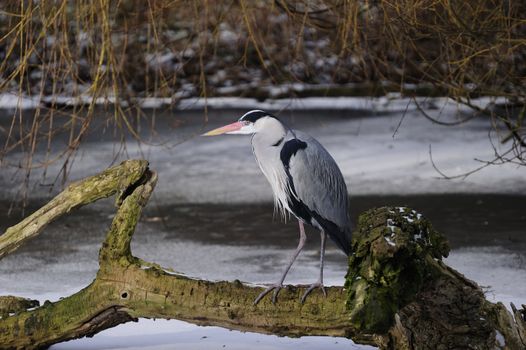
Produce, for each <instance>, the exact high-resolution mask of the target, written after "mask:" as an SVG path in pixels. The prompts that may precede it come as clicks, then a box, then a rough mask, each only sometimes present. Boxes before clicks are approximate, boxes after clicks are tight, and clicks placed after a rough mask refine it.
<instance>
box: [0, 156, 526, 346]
mask: <svg viewBox="0 0 526 350" xmlns="http://www.w3.org/2000/svg"><path fill="white" fill-rule="evenodd" d="M156 181H157V177H156V174H155V173H154V172H152V171H150V170H149V169H148V167H147V162H145V161H129V162H124V163H122V164H121V165H119V166H117V167H113V168H110V169H108V170H107V171H105V172H104V173H102V174H101V175H98V176H95V177H91V178H88V179H86V180H84V181H80V182H77V183H76V184H74V185H72V186H70V187H68V189H67V190H65V191H64V192H63V193H62V194H60V195H59V196H58V197H56V198H55V199H54V200H52V201H51V202H50V203H49V204H47V205H46V206H45V207H44V208H47V209H46V210H43V209H44V208H42V209H40V210H39V211H37V212H36V213H35V214H33V215H31V216H30V217H29V218H27V219H26V220H24V221H23V222H22V223H20V224H18V225H16V226H14V227H13V228H10V229H9V230H8V232H7V233H9V235H8V236H6V234H4V235H3V236H0V242H1V243H2V244H1V245H0V254H3V255H5V254H7V253H8V252H10V251H12V250H13V249H16V247H17V246H19V245H20V244H21V243H22V242H23V241H24V240H25V239H27V238H29V237H32V236H34V235H36V234H38V233H39V232H40V231H41V230H42V229H43V227H45V226H46V225H47V223H49V222H50V221H52V220H54V219H56V218H57V217H58V216H60V215H62V214H64V213H66V212H68V211H69V210H71V209H72V208H75V207H78V206H80V205H83V204H86V203H89V202H91V201H93V200H96V199H98V198H103V197H107V196H109V195H111V194H115V193H119V195H118V200H117V206H118V210H117V214H116V215H115V217H114V219H113V222H112V224H111V227H110V229H109V232H108V234H107V237H106V239H105V241H104V242H103V244H102V247H101V249H100V252H99V265H100V268H99V271H98V273H97V276H96V278H95V280H94V281H93V282H92V283H91V284H90V285H89V286H87V287H86V288H84V289H82V290H81V291H79V292H78V293H76V294H74V295H71V296H69V297H66V298H64V299H61V300H60V301H57V302H54V303H51V302H46V303H44V305H42V306H40V307H36V308H35V309H34V310H30V311H25V309H26V308H28V307H32V306H33V307H34V306H36V305H33V304H24V302H27V301H23V300H19V301H16V302H15V304H17V303H18V302H20V303H18V304H17V305H18V306H17V307H16V308H11V309H9V308H4V309H2V300H4V301H6V305H7V304H8V303H7V301H8V298H6V297H4V298H3V299H2V298H0V315H1V319H0V348H4V349H34V348H42V347H46V346H49V345H52V344H55V343H58V342H62V341H66V340H70V339H75V338H80V337H84V336H93V335H95V334H96V333H98V332H100V331H101V330H104V329H107V328H111V327H114V326H116V325H118V324H121V323H124V322H129V321H135V320H137V318H138V317H146V318H166V319H171V318H175V319H180V320H184V321H188V322H191V323H195V324H199V325H215V326H221V327H227V328H229V329H238V330H243V331H252V332H261V333H272V334H278V335H284V336H303V335H326V336H344V337H348V338H352V339H353V340H354V341H355V342H359V343H366V344H373V345H377V346H379V347H380V348H383V349H427V348H429V349H440V348H443V349H448V348H453V347H457V346H459V347H463V348H468V349H469V348H473V349H475V348H477V349H494V348H506V349H523V348H524V347H525V343H524V339H525V337H524V335H525V334H526V332H525V329H526V322H525V321H524V315H525V311H524V309H523V310H516V309H515V311H514V313H513V315H512V313H510V312H508V311H507V310H506V309H505V308H504V306H503V305H502V304H500V303H498V304H492V303H489V302H488V301H486V300H485V299H484V295H483V293H482V291H481V290H480V288H479V287H478V286H477V285H476V284H475V283H474V282H471V281H469V280H467V279H466V278H464V276H462V275H461V274H460V273H458V272H456V271H454V270H452V269H451V268H449V267H447V266H446V265H445V264H443V263H442V261H441V258H442V256H446V255H447V253H448V250H449V249H448V246H447V242H446V240H445V239H444V238H443V236H441V235H440V234H438V233H437V232H436V231H434V230H433V229H432V227H431V225H430V224H429V222H427V221H426V220H425V219H424V218H422V217H421V216H419V215H417V213H416V212H413V211H411V210H410V209H407V208H403V209H400V208H380V209H375V210H371V211H368V212H366V213H364V214H362V215H361V217H360V222H359V225H358V229H357V231H356V232H355V237H354V239H353V251H354V254H353V255H352V256H351V258H350V260H349V272H348V274H347V277H346V287H345V288H341V287H330V288H327V297H326V298H325V297H323V295H322V294H321V293H312V294H311V295H310V296H309V298H307V300H306V302H305V304H301V303H300V302H299V300H300V297H301V295H302V294H303V292H304V291H305V288H306V287H305V286H288V287H287V288H285V289H284V290H283V291H282V292H281V293H280V298H279V300H278V303H277V304H276V305H274V304H272V303H271V302H270V300H268V299H263V300H262V301H261V302H260V303H259V304H258V305H253V300H254V299H255V298H256V296H257V295H258V294H259V293H260V292H261V291H262V288H261V287H257V286H253V285H247V284H243V283H241V282H239V281H233V282H225V281H220V282H210V281H203V280H198V279H192V278H188V277H186V276H184V275H182V274H176V273H173V272H170V271H168V270H166V269H163V268H161V267H160V266H158V265H156V264H151V263H148V262H145V261H143V260H141V259H139V258H136V257H134V256H133V255H132V253H131V251H130V242H131V239H132V236H133V233H134V230H135V226H136V224H137V221H138V219H139V217H140V215H141V211H142V208H143V207H144V205H146V203H147V202H148V199H149V197H150V195H151V193H152V191H153V189H154V187H155V183H156ZM57 198H60V199H61V200H60V201H58V200H57ZM51 212H53V213H51ZM413 216H414V217H413ZM408 218H409V220H408ZM33 225H34V226H36V227H37V228H34V227H33ZM1 256H2V255H0V257H1ZM10 298H12V297H10ZM10 300H13V299H10ZM2 310H9V311H7V312H6V311H4V312H3V313H2ZM12 313H15V314H12ZM499 335H501V337H499ZM500 340H503V341H504V342H505V345H502V344H501V343H500V342H499V341H500Z"/></svg>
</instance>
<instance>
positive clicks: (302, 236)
mask: <svg viewBox="0 0 526 350" xmlns="http://www.w3.org/2000/svg"><path fill="white" fill-rule="evenodd" d="M298 223H299V226H300V240H299V242H298V247H297V248H296V250H295V251H294V254H292V257H291V258H290V261H289V264H288V265H287V268H286V269H285V271H284V272H283V275H282V276H281V278H280V280H279V282H277V283H275V284H273V285H271V286H269V287H268V288H267V289H265V290H264V291H263V292H261V293H260V294H259V295H258V297H257V298H256V300H254V305H255V304H257V303H259V301H260V300H261V299H263V297H264V296H265V295H267V294H268V293H269V292H271V291H272V290H273V291H274V294H273V295H272V303H274V304H275V303H276V299H277V297H278V293H279V290H280V289H281V288H282V287H283V281H285V276H287V273H289V270H290V268H291V266H292V264H293V263H294V261H295V260H296V258H297V257H298V255H299V254H300V252H301V250H302V249H303V246H304V245H305V241H306V240H307V235H306V234H305V228H304V227H303V222H302V221H301V220H298Z"/></svg>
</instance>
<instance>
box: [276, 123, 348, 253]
mask: <svg viewBox="0 0 526 350" xmlns="http://www.w3.org/2000/svg"><path fill="white" fill-rule="evenodd" d="M295 134H296V135H295V136H296V137H295V138H294V139H290V140H288V141H286V142H285V144H284V145H283V148H282V151H281V161H282V162H283V165H284V166H285V169H286V171H287V175H288V177H289V179H288V181H289V185H290V188H291V190H292V192H293V193H292V195H295V196H296V199H297V200H298V201H299V202H300V206H301V204H303V205H305V206H306V208H305V209H306V210H309V211H310V214H311V215H312V216H313V217H314V218H315V219H316V220H317V221H318V223H319V224H321V225H322V226H331V224H333V225H336V226H337V228H338V229H339V231H341V234H342V235H348V234H349V233H350V228H349V226H350V224H349V216H348V202H347V186H346V185H345V181H344V179H343V176H342V173H341V171H340V169H339V168H338V166H337V165H336V162H335V161H334V159H333V158H332V157H331V155H330V154H329V153H328V152H327V150H325V148H324V147H323V146H322V145H321V144H320V143H319V142H318V141H316V140H315V139H314V138H312V137H311V136H309V135H307V134H304V133H301V132H299V131H298V132H296V133H295ZM300 209H301V208H300ZM320 221H324V222H325V224H324V223H322V222H320ZM323 228H324V229H325V230H326V231H335V230H336V229H335V228H332V229H331V228H330V227H323ZM347 231H349V232H347ZM327 233H328V234H329V236H334V235H337V234H339V233H337V232H333V235H331V232H327ZM331 238H333V240H334V239H335V237H331ZM336 238H337V237H336ZM341 238H342V239H345V241H346V242H342V243H345V244H347V243H348V242H347V240H348V238H350V237H341ZM338 245H340V244H338ZM347 249H348V248H347Z"/></svg>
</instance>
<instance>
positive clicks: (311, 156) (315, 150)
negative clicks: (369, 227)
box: [203, 110, 351, 304]
mask: <svg viewBox="0 0 526 350" xmlns="http://www.w3.org/2000/svg"><path fill="white" fill-rule="evenodd" d="M220 134H252V135H253V136H252V151H253V153H254V156H255V158H256V161H257V163H258V165H259V167H260V169H261V171H262V172H263V174H264V175H265V177H266V178H267V180H268V182H269V183H270V186H271V187H272V192H273V194H274V205H275V208H276V209H277V211H278V212H279V213H280V214H282V215H283V216H286V215H287V213H290V214H292V215H293V216H295V217H296V218H297V219H298V223H299V231H300V238H299V243H298V246H297V248H296V250H295V251H294V254H293V255H292V257H291V258H290V261H289V263H288V265H287V267H286V269H285V271H284V272H283V274H282V276H281V278H280V279H279V281H278V282H277V283H274V284H272V285H270V286H269V287H268V288H267V289H265V290H264V291H263V292H262V293H261V294H259V296H258V297H257V298H256V300H255V301H254V303H255V304H257V303H258V302H259V301H260V300H261V299H262V298H263V297H264V296H265V295H266V294H268V293H269V292H271V291H272V290H273V291H274V293H273V297H272V302H273V303H275V302H276V298H277V295H278V293H279V290H280V289H281V288H283V281H284V280H285V277H286V276H287V273H288V272H289V270H290V268H291V266H292V264H293V263H294V261H295V260H296V258H297V257H298V255H299V253H300V252H301V250H302V249H303V246H304V245H305V241H306V238H307V237H306V235H305V229H304V226H303V225H304V224H309V225H312V226H314V227H315V228H317V229H318V230H320V235H321V248H320V274H319V278H318V281H317V282H315V283H313V284H312V285H310V287H309V288H308V289H307V290H306V291H305V293H304V294H303V296H302V298H301V302H302V303H303V302H304V301H305V298H306V297H307V295H308V294H309V293H310V292H311V291H312V290H313V289H314V288H320V289H321V290H322V292H323V294H325V295H326V292H325V289H324V286H323V264H324V256H325V240H326V237H327V235H328V236H329V237H330V238H331V239H332V241H334V243H335V244H336V245H337V246H338V247H339V248H340V249H341V250H342V251H343V252H344V253H345V254H346V255H349V254H350V246H351V243H350V241H351V224H350V219H349V210H348V197H347V187H346V185H345V181H344V179H343V176H342V173H341V171H340V169H339V168H338V166H337V165H336V162H335V161H334V159H333V158H332V157H331V155H330V154H329V152H327V150H326V149H325V148H324V147H323V146H322V145H321V144H320V143H319V142H318V141H317V140H316V139H314V138H313V137H312V136H309V135H308V134H306V133H304V132H301V131H299V130H293V129H291V128H289V127H287V126H286V125H285V124H283V123H282V122H281V121H280V120H279V119H278V118H276V117H275V116H273V115H272V114H270V113H267V112H264V111H261V110H252V111H250V112H247V113H245V114H244V115H243V116H242V117H241V118H239V120H238V121H237V122H235V123H232V124H228V125H226V126H223V127H221V128H217V129H214V130H212V131H209V132H207V133H206V134H203V136H215V135H220Z"/></svg>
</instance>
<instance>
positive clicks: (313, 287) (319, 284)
mask: <svg viewBox="0 0 526 350" xmlns="http://www.w3.org/2000/svg"><path fill="white" fill-rule="evenodd" d="M315 288H320V289H321V291H322V292H323V295H324V296H325V297H327V292H326V291H325V286H324V285H323V282H320V281H318V282H316V283H313V284H311V285H310V287H309V288H307V290H306V291H305V293H303V296H302V297H301V303H302V304H303V303H304V302H305V300H306V299H307V295H309V294H310V292H312V291H313V290H314V289H315Z"/></svg>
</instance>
